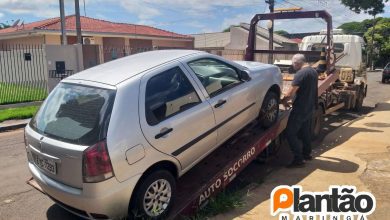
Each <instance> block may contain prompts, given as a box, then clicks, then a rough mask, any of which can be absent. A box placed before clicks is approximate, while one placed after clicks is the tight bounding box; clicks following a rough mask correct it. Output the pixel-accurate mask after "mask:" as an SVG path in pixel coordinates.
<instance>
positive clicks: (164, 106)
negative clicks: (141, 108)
mask: <svg viewBox="0 0 390 220" xmlns="http://www.w3.org/2000/svg"><path fill="white" fill-rule="evenodd" d="M145 96H146V97H145V111H146V120H147V122H148V124H149V125H156V124H158V123H159V122H161V121H163V120H165V119H166V118H169V117H171V116H173V115H176V114H178V113H180V112H183V111H185V110H187V109H189V108H191V107H192V106H194V105H196V104H198V103H200V102H201V101H200V99H199V96H198V94H197V93H196V91H195V89H194V87H193V86H192V85H191V83H190V81H189V80H188V78H187V77H186V76H185V74H184V73H183V71H182V70H181V69H180V67H174V68H172V69H169V70H167V71H164V72H162V73H160V74H158V75H155V76H153V77H152V78H150V79H149V80H148V82H147V84H146V95H145Z"/></svg>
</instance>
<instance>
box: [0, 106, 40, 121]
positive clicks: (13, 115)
mask: <svg viewBox="0 0 390 220" xmlns="http://www.w3.org/2000/svg"><path fill="white" fill-rule="evenodd" d="M38 108H39V106H25V107H20V108H9V109H4V110H0V122H3V121H5V120H10V119H25V118H31V117H32V116H33V115H34V114H35V113H36V112H37V111H38Z"/></svg>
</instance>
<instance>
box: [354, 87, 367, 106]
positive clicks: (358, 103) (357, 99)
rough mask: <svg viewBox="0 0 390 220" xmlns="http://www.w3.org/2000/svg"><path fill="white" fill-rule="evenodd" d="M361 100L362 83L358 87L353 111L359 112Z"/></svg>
mask: <svg viewBox="0 0 390 220" xmlns="http://www.w3.org/2000/svg"><path fill="white" fill-rule="evenodd" d="M363 100H364V85H361V86H360V87H359V91H358V96H357V97H356V102H355V107H354V108H353V110H354V111H355V112H360V111H361V110H362V107H363Z"/></svg>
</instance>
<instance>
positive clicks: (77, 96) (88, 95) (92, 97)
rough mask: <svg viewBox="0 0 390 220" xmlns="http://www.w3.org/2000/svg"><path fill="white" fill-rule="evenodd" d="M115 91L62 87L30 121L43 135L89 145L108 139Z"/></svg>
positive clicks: (56, 90)
mask: <svg viewBox="0 0 390 220" xmlns="http://www.w3.org/2000/svg"><path fill="white" fill-rule="evenodd" d="M114 97H115V91H114V90H107V89H102V88H95V87H88V86H82V85H74V84H68V83H60V84H59V86H58V87H56V89H55V90H53V92H52V93H51V94H50V95H49V97H48V98H47V101H46V102H45V104H44V105H43V106H42V107H41V108H40V110H39V111H38V113H37V114H36V115H35V117H34V118H33V119H32V120H31V123H30V126H31V127H32V128H33V129H34V130H36V131H37V132H39V133H41V134H46V135H48V136H50V137H53V138H55V139H58V140H62V141H65V142H69V143H74V144H82V145H90V144H94V143H97V142H98V141H100V140H102V139H104V138H105V135H106V134H105V132H106V129H107V125H108V121H109V115H110V114H111V108H112V105H113V101H114Z"/></svg>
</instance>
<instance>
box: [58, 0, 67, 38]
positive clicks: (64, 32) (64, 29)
mask: <svg viewBox="0 0 390 220" xmlns="http://www.w3.org/2000/svg"><path fill="white" fill-rule="evenodd" d="M59 1H60V17H61V44H62V45H67V44H68V42H67V40H66V27H65V7H64V0H59Z"/></svg>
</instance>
